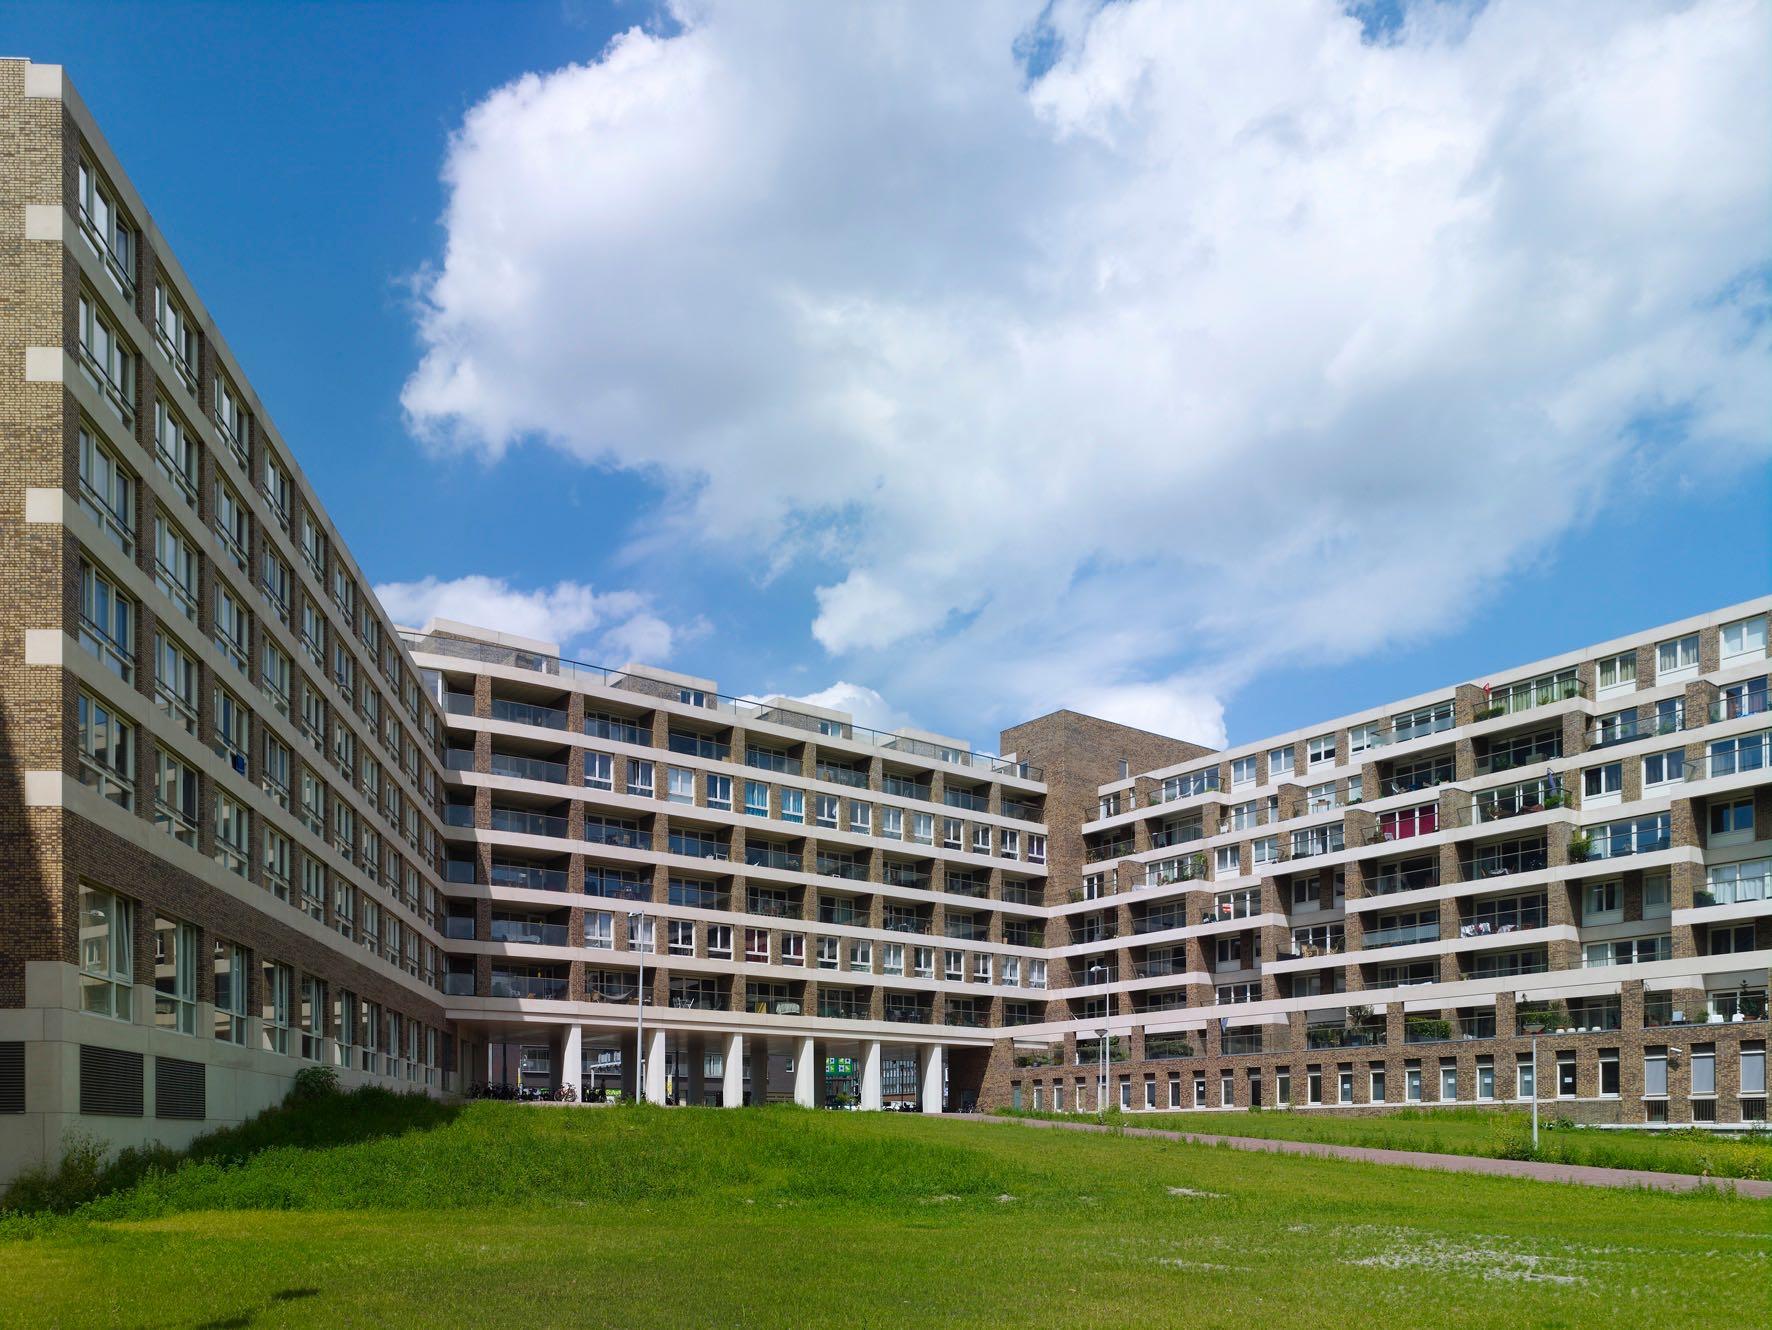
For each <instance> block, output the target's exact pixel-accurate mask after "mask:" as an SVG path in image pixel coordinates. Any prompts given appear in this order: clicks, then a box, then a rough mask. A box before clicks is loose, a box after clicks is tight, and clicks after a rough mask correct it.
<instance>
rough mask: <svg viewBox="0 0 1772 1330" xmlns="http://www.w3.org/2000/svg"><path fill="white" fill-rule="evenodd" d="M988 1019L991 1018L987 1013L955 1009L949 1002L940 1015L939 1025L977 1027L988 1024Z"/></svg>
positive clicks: (960, 1008) (962, 1008) (961, 1008)
mask: <svg viewBox="0 0 1772 1330" xmlns="http://www.w3.org/2000/svg"><path fill="white" fill-rule="evenodd" d="M990 1019H991V1017H990V1013H989V1012H988V1011H981V1010H977V1009H968V1008H964V1007H955V1006H954V1005H953V1004H952V1003H951V1002H950V1003H949V1004H948V1007H947V1009H946V1010H945V1011H943V1012H942V1014H941V1023H942V1024H943V1025H962V1026H968V1027H977V1026H982V1025H986V1024H988V1023H989V1022H990Z"/></svg>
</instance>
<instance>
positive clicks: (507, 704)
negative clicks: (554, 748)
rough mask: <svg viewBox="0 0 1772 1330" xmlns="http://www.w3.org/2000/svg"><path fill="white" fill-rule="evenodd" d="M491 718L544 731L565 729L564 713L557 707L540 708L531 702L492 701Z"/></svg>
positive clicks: (501, 699) (497, 698) (499, 698)
mask: <svg viewBox="0 0 1772 1330" xmlns="http://www.w3.org/2000/svg"><path fill="white" fill-rule="evenodd" d="M492 718H493V719H494V720H506V721H510V722H511V723H512V724H515V725H536V726H540V727H541V728H542V729H546V730H563V729H565V728H566V713H565V712H564V711H562V710H560V708H559V707H542V706H537V705H535V704H534V703H533V702H513V701H510V700H509V699H507V698H503V697H495V698H493V699H492Z"/></svg>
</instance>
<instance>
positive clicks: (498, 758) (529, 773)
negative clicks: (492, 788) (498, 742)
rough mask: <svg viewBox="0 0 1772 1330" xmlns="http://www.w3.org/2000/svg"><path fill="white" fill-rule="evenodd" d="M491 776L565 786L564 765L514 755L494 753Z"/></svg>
mask: <svg viewBox="0 0 1772 1330" xmlns="http://www.w3.org/2000/svg"><path fill="white" fill-rule="evenodd" d="M492 774H493V775H495V776H513V777H515V778H517V779H518V780H545V781H555V782H557V783H559V784H565V782H566V764H565V763H564V762H548V761H544V760H543V759H542V758H539V757H518V756H517V755H516V754H515V753H494V754H493V755H492Z"/></svg>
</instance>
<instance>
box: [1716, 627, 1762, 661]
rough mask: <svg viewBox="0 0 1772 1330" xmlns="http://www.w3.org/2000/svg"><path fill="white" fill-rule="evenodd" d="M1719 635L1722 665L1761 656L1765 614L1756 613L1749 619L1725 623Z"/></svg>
mask: <svg viewBox="0 0 1772 1330" xmlns="http://www.w3.org/2000/svg"><path fill="white" fill-rule="evenodd" d="M1719 636H1720V638H1721V645H1722V663H1723V664H1724V665H1733V664H1737V663H1739V662H1741V661H1744V660H1752V659H1755V658H1759V657H1763V656H1765V654H1766V616H1765V615H1763V614H1756V615H1754V616H1753V617H1752V618H1751V619H1737V620H1736V621H1735V622H1734V623H1726V624H1724V625H1723V629H1722V632H1721V633H1720V634H1719Z"/></svg>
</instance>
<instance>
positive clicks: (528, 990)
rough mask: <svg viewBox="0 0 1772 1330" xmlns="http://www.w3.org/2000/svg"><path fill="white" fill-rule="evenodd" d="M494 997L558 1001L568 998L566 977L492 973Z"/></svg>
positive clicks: (495, 971)
mask: <svg viewBox="0 0 1772 1330" xmlns="http://www.w3.org/2000/svg"><path fill="white" fill-rule="evenodd" d="M492 996H493V997H495V998H545V999H549V1000H553V1001H558V1000H561V999H563V998H565V996H566V979H565V977H564V976H559V977H555V976H551V975H530V974H500V973H499V972H498V971H497V970H494V971H493V972H492Z"/></svg>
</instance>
